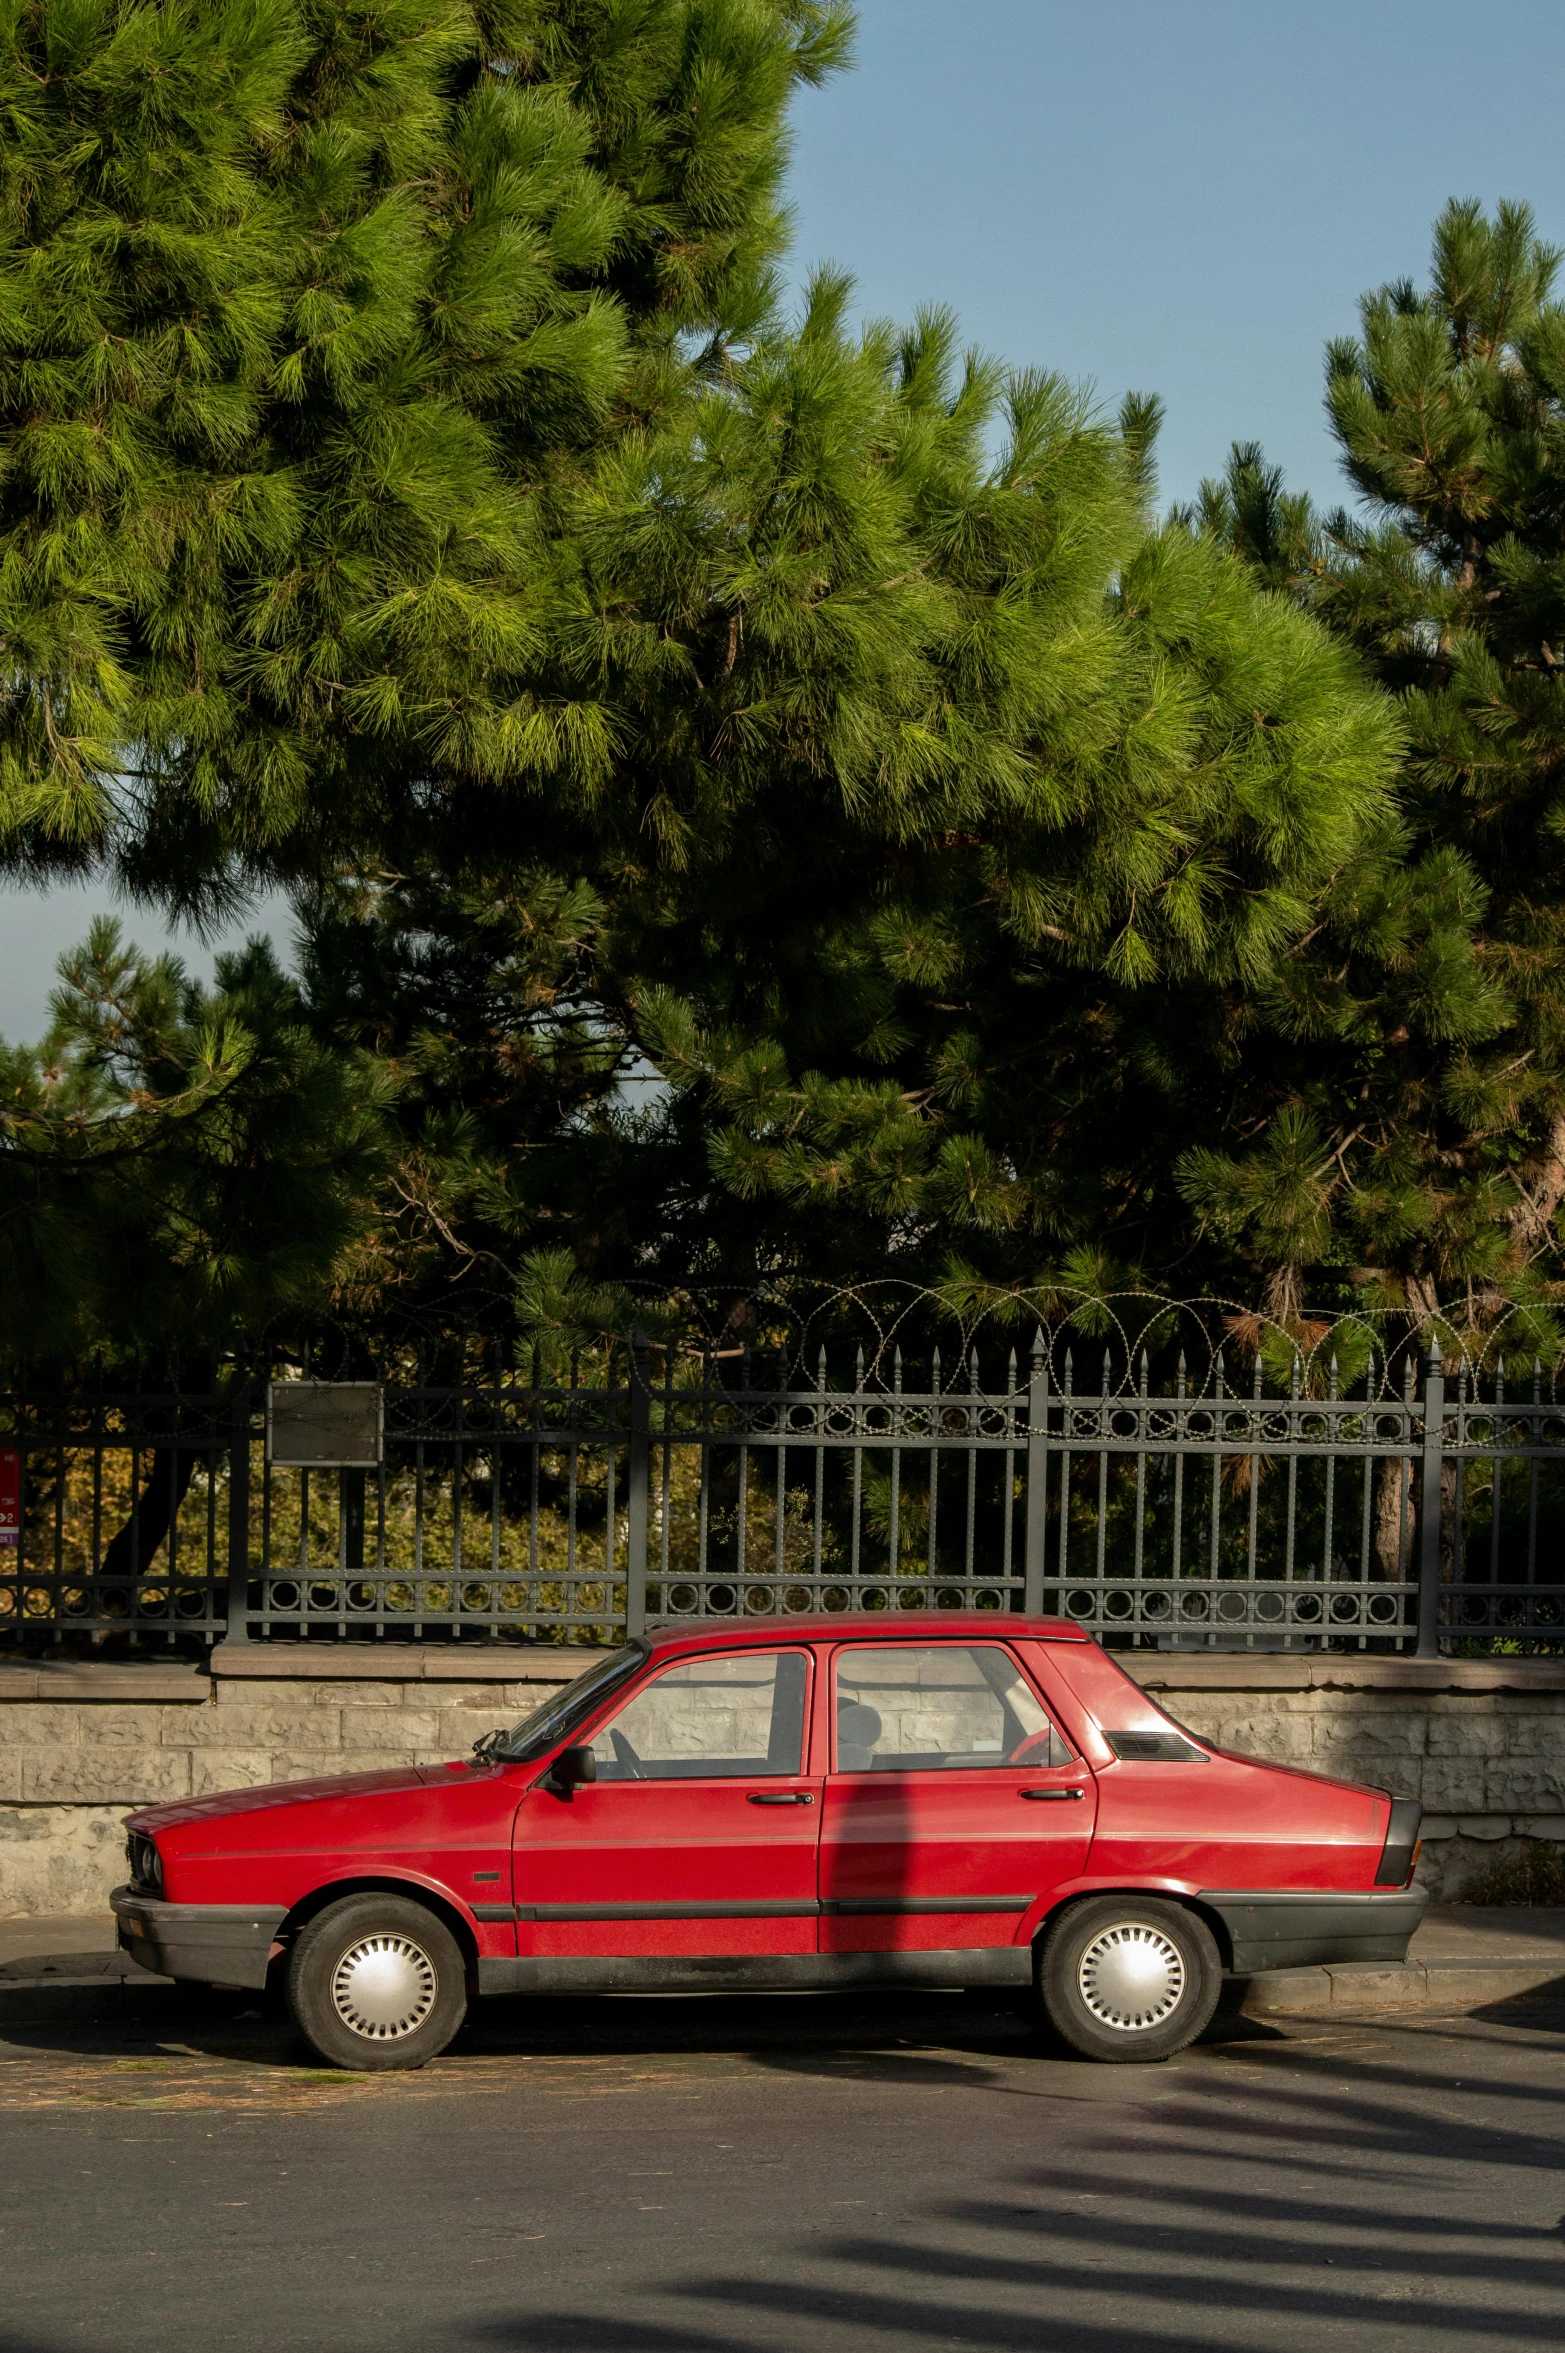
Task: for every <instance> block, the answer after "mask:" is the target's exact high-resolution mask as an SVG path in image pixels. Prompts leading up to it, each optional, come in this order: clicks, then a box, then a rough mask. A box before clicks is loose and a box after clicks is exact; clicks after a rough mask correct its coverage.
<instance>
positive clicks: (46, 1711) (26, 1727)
mask: <svg viewBox="0 0 1565 2353" xmlns="http://www.w3.org/2000/svg"><path fill="white" fill-rule="evenodd" d="M115 1712H116V1711H115V1710H114V1709H113V1708H91V1709H89V1708H81V1707H72V1706H71V1705H70V1704H69V1703H68V1702H66V1703H63V1704H61V1705H58V1706H51V1705H50V1704H49V1703H48V1702H47V1701H43V1702H40V1703H39V1704H38V1705H36V1706H32V1707H27V1708H20V1707H17V1708H8V1709H7V1711H6V1713H5V1716H4V1718H3V1720H0V1744H3V1746H4V1747H6V1748H8V1749H9V1748H15V1749H29V1748H79V1747H80V1746H81V1741H82V1726H83V1724H84V1723H86V1724H89V1725H90V1724H92V1723H94V1722H101V1721H102V1719H103V1718H105V1717H107V1716H111V1715H113V1714H114V1713H115Z"/></svg>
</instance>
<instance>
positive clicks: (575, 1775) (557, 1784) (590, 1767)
mask: <svg viewBox="0 0 1565 2353" xmlns="http://www.w3.org/2000/svg"><path fill="white" fill-rule="evenodd" d="M597 1778H598V1760H597V1758H596V1757H595V1756H594V1755H593V1753H592V1750H591V1749H590V1748H589V1747H588V1745H587V1743H586V1742H585V1741H580V1742H578V1743H576V1745H575V1746H573V1747H571V1748H562V1749H561V1751H560V1753H559V1755H558V1756H557V1757H556V1758H555V1760H554V1763H553V1764H552V1765H551V1766H550V1767H549V1771H548V1774H547V1776H546V1781H547V1786H548V1787H549V1788H550V1789H552V1790H554V1791H556V1792H557V1793H558V1795H559V1796H561V1797H569V1796H570V1794H571V1791H572V1790H573V1789H579V1788H580V1787H581V1785H582V1783H583V1782H584V1781H596V1780H597Z"/></svg>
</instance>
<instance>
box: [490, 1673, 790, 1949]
mask: <svg viewBox="0 0 1565 2353" xmlns="http://www.w3.org/2000/svg"><path fill="white" fill-rule="evenodd" d="M809 1695H810V1657H809V1653H808V1652H807V1651H803V1650H736V1651H733V1652H730V1653H722V1654H718V1655H715V1656H713V1655H706V1656H702V1657H699V1658H691V1659H685V1660H682V1661H680V1662H679V1663H678V1664H677V1665H675V1666H670V1667H665V1668H664V1669H663V1670H662V1671H661V1673H658V1674H655V1675H653V1676H651V1677H649V1679H648V1680H647V1681H646V1682H644V1683H641V1684H638V1685H637V1686H636V1688H635V1689H634V1690H633V1691H632V1692H631V1693H630V1695H629V1696H628V1697H627V1699H626V1700H625V1702H624V1704H623V1706H622V1707H621V1708H620V1709H619V1710H618V1711H617V1713H616V1714H615V1715H614V1716H612V1717H611V1718H610V1720H609V1721H608V1723H606V1724H604V1725H602V1726H601V1727H600V1729H599V1730H598V1732H597V1734H596V1735H595V1737H594V1739H593V1743H592V1749H593V1755H594V1758H595V1760H596V1763H597V1771H598V1778H597V1780H596V1781H593V1782H588V1783H586V1784H585V1785H583V1786H582V1787H579V1788H577V1789H576V1790H574V1791H573V1792H572V1793H571V1795H569V1796H568V1797H562V1796H556V1795H555V1794H554V1793H553V1792H552V1791H550V1790H548V1789H543V1788H536V1789H532V1790H529V1791H528V1793H527V1796H526V1797H525V1798H524V1799H523V1801H522V1804H521V1805H520V1806H519V1807H518V1809H517V1816H516V1871H515V1890H516V1907H517V1912H516V1918H517V1929H516V1940H517V1941H516V1949H517V1951H518V1953H519V1954H523V1955H526V1954H535V1955H540V1956H542V1955H567V1954H604V1955H616V1954H620V1955H645V1956H648V1957H654V1956H657V1955H677V1954H714V1955H721V1954H741V1953H812V1952H813V1951H814V1950H815V1924H816V1894H815V1875H816V1847H817V1845H818V1843H819V1839H820V1813H821V1809H820V1802H819V1800H820V1778H819V1777H818V1776H817V1778H815V1779H814V1780H811V1779H810V1778H809V1777H808V1776H807V1774H806V1773H805V1770H804V1767H805V1762H806V1759H805V1754H804V1744H805V1727H806V1725H807V1724H808V1722H809Z"/></svg>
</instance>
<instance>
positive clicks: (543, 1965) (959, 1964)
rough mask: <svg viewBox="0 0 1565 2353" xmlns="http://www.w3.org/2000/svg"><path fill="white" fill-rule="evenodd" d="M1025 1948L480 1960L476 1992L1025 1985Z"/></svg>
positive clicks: (1028, 1969) (1029, 1965)
mask: <svg viewBox="0 0 1565 2353" xmlns="http://www.w3.org/2000/svg"><path fill="white" fill-rule="evenodd" d="M1032 1970H1033V1958H1032V1947H1031V1946H1030V1945H984V1946H980V1947H978V1948H977V1949H975V1950H968V1949H967V1948H965V1947H963V1948H962V1949H960V1950H959V1951H956V1952H907V1953H711V1954H706V1953H692V1954H688V1955H685V1954H677V1953H669V1954H652V1953H608V1954H600V1953H577V1954H564V1953H562V1954H559V1955H554V1954H536V1955H527V1954H524V1955H522V1956H520V1957H519V1958H517V1959H515V1960H512V1959H509V1958H499V1957H496V1958H494V1959H480V1961H479V1964H478V1990H479V1992H480V1993H481V1994H485V1995H488V1994H523V1993H526V1994H586V1993H756V1992H769V1993H777V1992H795V1993H805V1992H807V1993H828V1992H833V1991H838V1990H841V1989H844V1988H847V1989H851V1988H854V1987H857V1986H886V1987H891V1986H907V1985H912V1986H953V1987H957V1986H973V1985H976V1986H994V1985H1001V1986H1012V1987H1016V1988H1024V1987H1026V1986H1029V1985H1031V1983H1032Z"/></svg>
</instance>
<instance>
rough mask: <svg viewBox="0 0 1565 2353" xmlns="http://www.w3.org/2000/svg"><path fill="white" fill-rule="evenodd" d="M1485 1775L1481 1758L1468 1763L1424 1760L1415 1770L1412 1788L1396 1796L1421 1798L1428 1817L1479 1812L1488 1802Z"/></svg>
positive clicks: (1444, 1758)
mask: <svg viewBox="0 0 1565 2353" xmlns="http://www.w3.org/2000/svg"><path fill="white" fill-rule="evenodd" d="M1485 1771H1486V1768H1485V1766H1484V1762H1483V1759H1482V1758H1481V1757H1479V1758H1475V1759H1474V1760H1473V1761H1472V1762H1471V1763H1468V1762H1467V1761H1466V1760H1465V1759H1464V1758H1461V1757H1426V1758H1425V1759H1424V1762H1423V1763H1422V1765H1420V1766H1417V1767H1415V1782H1416V1786H1415V1787H1413V1788H1410V1789H1408V1790H1407V1791H1406V1792H1405V1793H1403V1792H1400V1791H1399V1792H1398V1795H1402V1794H1406V1795H1407V1796H1409V1797H1421V1798H1422V1799H1423V1801H1424V1804H1425V1805H1426V1806H1427V1807H1428V1809H1429V1811H1430V1812H1431V1813H1439V1814H1469V1813H1473V1812H1475V1811H1481V1810H1482V1809H1483V1807H1484V1806H1485V1805H1486V1804H1487V1802H1488V1799H1487V1786H1488V1785H1487V1782H1486V1779H1485Z"/></svg>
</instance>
